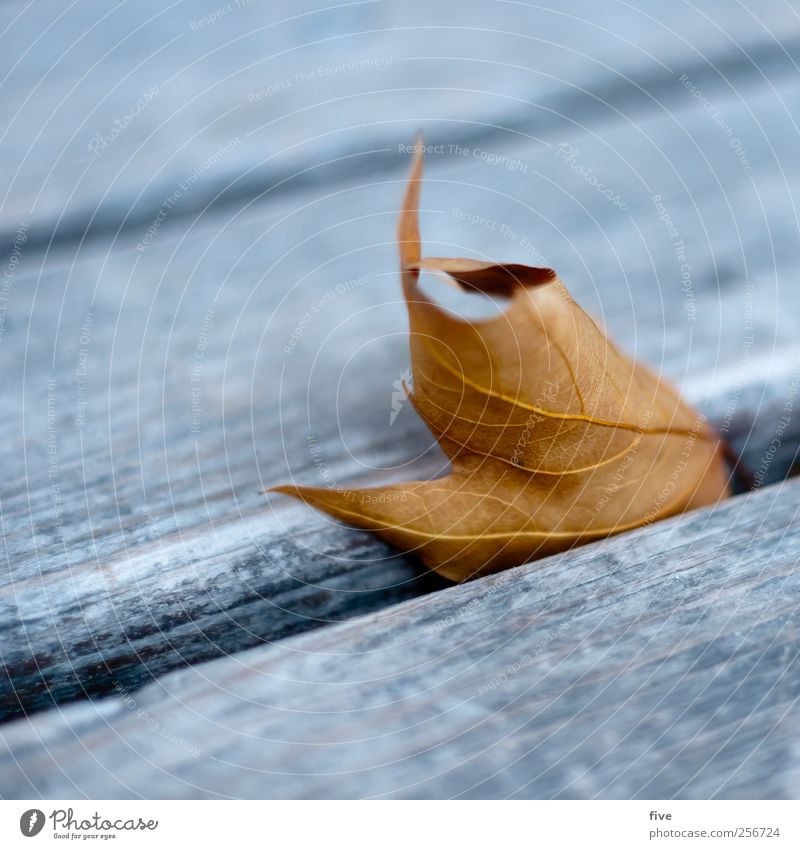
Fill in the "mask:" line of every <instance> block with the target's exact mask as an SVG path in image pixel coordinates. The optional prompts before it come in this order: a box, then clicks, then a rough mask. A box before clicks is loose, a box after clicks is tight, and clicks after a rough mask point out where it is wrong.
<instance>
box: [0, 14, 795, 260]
mask: <svg viewBox="0 0 800 849" xmlns="http://www.w3.org/2000/svg"><path fill="white" fill-rule="evenodd" d="M226 9H227V7H226V6H225V5H224V4H222V5H221V4H219V3H218V2H217V0H202V2H199V3H193V4H192V6H191V7H186V6H184V5H183V4H180V3H172V4H167V5H164V4H160V3H156V2H154V0H151V1H150V2H142V3H136V4H128V3H119V4H116V5H114V6H111V7H108V6H107V5H106V4H103V3H100V2H97V1H96V0H95V2H82V3H80V4H75V5H73V6H70V7H67V8H62V7H61V5H60V4H57V3H55V2H51V3H47V2H45V5H44V6H42V5H41V4H36V7H35V8H34V7H33V6H29V5H27V6H26V5H24V4H23V3H21V2H10V3H5V4H3V7H2V9H1V10H0V15H2V18H0V31H2V32H3V33H4V36H3V50H2V52H0V81H2V82H0V84H1V85H2V93H3V98H4V104H5V107H6V110H7V115H8V119H7V125H6V127H5V128H4V131H3V133H2V136H0V157H1V158H2V161H3V162H4V163H5V168H4V169H3V174H2V176H0V210H2V214H3V221H4V222H5V225H4V228H3V234H4V235H5V236H8V235H10V234H12V233H13V232H14V231H15V229H16V227H17V225H18V224H19V223H20V222H23V221H25V222H27V223H28V224H29V225H30V233H29V237H30V239H31V241H32V242H33V241H34V240H35V241H36V242H37V243H39V244H48V243H49V242H50V240H51V239H53V238H55V239H56V240H58V241H71V240H74V241H78V240H79V239H80V238H81V237H82V236H83V235H84V234H85V233H87V232H91V233H94V234H95V235H97V234H105V235H113V234H114V233H116V232H117V230H118V229H119V228H120V227H133V226H135V227H136V229H138V230H146V229H147V227H148V225H149V224H150V222H151V221H152V219H153V217H154V215H155V214H156V213H157V211H158V209H159V207H160V206H161V204H162V203H163V202H164V199H165V198H168V197H171V196H172V195H173V193H174V192H175V189H176V186H177V185H178V184H180V183H181V182H182V181H183V180H185V179H187V178H188V177H189V176H190V175H195V172H196V169H200V174H199V175H196V179H194V178H193V179H192V185H191V189H190V190H187V191H185V192H183V193H182V195H181V197H180V198H178V199H177V200H176V201H175V204H174V205H173V207H172V211H171V214H172V218H173V220H174V219H175V218H177V217H179V216H181V215H183V216H193V215H194V214H195V213H196V212H197V211H199V210H202V209H203V208H204V207H205V206H206V204H207V203H208V202H209V201H211V200H212V199H214V198H215V197H217V196H218V195H219V193H220V192H222V193H223V195H225V196H226V197H227V198H228V202H229V203H230V204H236V205H237V206H238V205H241V203H242V202H244V201H245V200H247V199H249V198H251V197H255V196H257V195H258V194H260V193H261V192H263V191H264V190H266V189H267V188H270V187H275V186H277V187H280V186H281V185H282V184H284V181H286V180H289V181H290V183H291V185H292V188H294V187H295V184H297V183H303V182H304V181H305V180H306V178H307V176H308V174H309V171H308V169H311V172H310V175H311V178H312V179H317V178H318V176H319V175H318V174H317V173H316V172H317V171H318V169H320V168H323V169H324V163H326V162H328V161H329V160H330V159H331V158H333V159H337V160H340V161H337V162H336V164H335V165H334V166H333V167H332V168H329V169H327V170H328V173H327V175H326V178H328V179H329V178H330V177H331V176H333V177H335V176H336V175H337V174H341V173H344V174H346V175H347V176H348V177H362V178H363V177H368V176H370V175H375V174H383V173H386V165H385V163H384V162H383V161H381V160H380V159H379V160H377V161H371V160H370V158H369V157H364V156H363V154H364V153H365V151H369V150H375V149H380V148H386V147H393V146H394V145H395V144H396V140H397V138H399V137H409V136H410V135H411V134H412V133H413V131H414V130H415V129H416V127H418V126H419V125H420V124H423V125H428V126H431V128H432V129H433V127H436V128H438V129H437V130H436V132H437V134H438V136H439V140H441V141H450V140H452V139H453V138H456V137H457V138H458V139H459V140H460V142H461V143H462V144H463V143H468V144H470V145H472V146H473V147H474V146H475V145H481V146H483V145H485V144H486V143H487V142H490V141H491V139H492V136H491V133H492V132H493V131H494V128H496V127H508V128H510V129H512V130H514V131H517V132H518V131H520V130H521V131H523V132H530V131H531V124H532V123H533V124H534V125H535V127H534V134H535V135H538V133H539V131H540V130H542V131H544V132H548V131H550V132H552V131H553V130H554V129H556V128H558V129H559V131H563V130H564V129H565V127H567V126H568V125H569V123H571V122H573V121H575V122H577V123H579V124H583V123H584V122H585V121H586V119H587V116H593V119H596V118H597V117H598V116H600V117H613V116H614V113H615V110H619V109H621V110H622V111H623V112H624V113H626V114H628V115H631V114H632V115H634V116H635V115H639V114H641V111H642V109H643V108H663V107H664V105H669V104H670V103H677V102H679V101H680V99H681V98H682V97H683V96H684V95H685V92H684V91H682V89H681V86H680V85H679V84H677V83H676V80H677V78H678V77H679V76H680V74H681V73H682V72H683V73H686V74H688V76H689V78H690V79H692V80H694V82H695V83H697V84H699V85H700V86H701V89H702V90H703V91H705V93H706V94H712V93H713V94H715V93H716V91H720V90H722V91H731V90H732V89H733V90H737V91H738V90H739V89H740V87H741V86H745V87H746V86H747V85H748V82H749V81H758V80H760V79H763V78H764V77H766V78H768V79H770V80H771V81H774V80H776V79H780V78H781V77H786V76H787V75H792V74H793V73H794V71H795V65H794V64H793V62H792V57H794V58H795V59H796V57H797V54H798V44H800V24H799V23H798V20H797V17H796V15H794V13H793V11H792V10H791V9H790V8H789V7H788V6H787V5H786V4H784V3H782V2H780V0H767V2H761V3H759V4H758V8H757V10H751V9H749V8H747V6H746V5H745V4H736V5H735V6H731V4H729V3H724V2H721V0H703V2H697V3H693V4H691V5H686V4H679V5H671V4H663V3H658V2H655V0H648V1H647V2H645V3H640V4H636V7H633V6H632V5H630V4H624V3H614V4H602V5H600V4H595V3H588V2H586V0H572V2H569V3H561V4H559V6H558V8H557V9H556V8H553V9H547V8H544V7H542V6H540V5H537V4H532V3H531V4H528V3H524V2H519V3H517V2H502V3H493V4H492V5H491V11H489V10H488V9H487V8H486V7H483V6H481V5H470V6H465V5H464V4H462V3H454V2H445V3H436V4H431V3H426V2H424V0H410V2H408V3H404V4H403V5H402V7H399V6H397V4H393V3H384V2H369V0H365V2H349V3H342V4H334V5H330V4H328V5H326V4H319V3H316V2H313V0H304V2H302V3H292V4H290V5H289V4H274V3H269V4H268V3H244V4H241V5H239V6H234V7H233V11H232V12H227V11H226ZM477 115H479V116H482V121H475V120H473V116H477ZM464 116H469V120H466V121H465V120H464ZM454 127H458V131H457V132H454ZM310 128H314V129H313V130H310ZM394 165H395V167H397V165H396V162H395V163H394ZM304 174H305V175H306V176H304ZM142 175H147V178H146V179H145V180H143V176H142Z"/></svg>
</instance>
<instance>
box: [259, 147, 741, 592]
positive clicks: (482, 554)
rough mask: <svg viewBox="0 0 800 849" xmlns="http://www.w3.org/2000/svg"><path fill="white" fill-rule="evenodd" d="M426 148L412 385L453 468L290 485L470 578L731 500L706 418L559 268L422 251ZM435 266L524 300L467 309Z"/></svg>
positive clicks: (414, 198)
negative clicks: (337, 485)
mask: <svg viewBox="0 0 800 849" xmlns="http://www.w3.org/2000/svg"><path fill="white" fill-rule="evenodd" d="M416 151H417V152H416V154H415V157H414V161H413V165H412V169H411V175H410V179H409V182H408V187H407V189H406V196H405V200H404V204H403V209H402V212H401V215H400V221H399V227H398V241H399V246H400V263H401V269H402V277H403V291H404V294H405V298H406V302H407V304H408V314H409V323H410V333H411V336H410V340H411V362H412V366H413V371H414V393H413V395H411V396H410V397H411V400H412V403H413V404H414V407H415V409H416V410H417V412H418V413H419V415H420V416H421V417H422V418H423V420H424V421H425V423H426V424H427V425H428V427H429V428H430V430H431V431H432V433H433V434H434V435H435V437H436V439H437V440H438V441H439V443H440V445H441V446H442V448H443V450H444V451H445V453H446V454H447V456H448V458H449V459H450V462H451V467H452V469H451V472H450V474H448V475H447V476H446V477H443V478H440V479H437V480H432V481H421V482H412V483H403V484H397V485H394V486H388V487H381V488H377V489H365V490H344V491H343V490H335V489H327V488H320V487H299V486H289V485H287V486H280V487H276V488H275V489H276V491H278V492H284V493H287V494H290V495H294V496H296V497H298V498H301V499H302V500H303V501H305V502H306V503H308V504H310V505H312V506H314V507H317V508H319V509H321V510H324V511H326V512H328V513H330V514H331V515H333V516H335V517H337V518H339V519H342V520H344V521H346V522H349V523H351V524H353V525H356V526H358V527H361V528H368V529H370V530H374V531H376V532H377V533H378V534H379V535H380V536H381V537H383V538H384V539H386V540H388V541H389V542H390V543H392V544H393V545H395V546H397V547H398V548H401V549H403V550H405V551H411V552H414V553H416V554H418V555H419V556H420V557H421V558H422V560H423V561H424V562H425V563H426V564H427V565H428V566H430V567H431V568H432V569H435V570H436V571H437V572H439V573H440V574H442V575H444V576H446V577H447V578H450V579H452V580H457V581H460V580H465V579H467V578H471V577H474V576H476V575H480V574H485V573H487V572H493V571H497V570H500V569H505V568H508V567H510V566H516V565H519V564H521V563H524V562H526V561H529V560H532V559H534V558H537V557H543V556H545V555H548V554H552V553H554V552H557V551H562V550H564V549H566V548H569V547H571V546H573V545H578V544H581V543H584V542H588V541H590V540H595V539H599V538H602V537H606V536H609V535H610V534H614V533H618V532H620V531H624V530H628V529H630V528H635V527H638V526H641V525H643V524H647V523H648V522H651V521H653V520H655V519H660V518H663V517H666V516H671V515H674V514H676V513H680V512H682V511H684V510H688V509H692V508H695V507H700V506H702V505H706V504H711V503H713V502H715V501H717V500H718V499H720V498H723V497H725V496H726V495H727V491H728V483H727V474H726V469H725V464H724V461H723V459H722V452H721V449H720V445H719V441H718V439H717V438H716V437H715V435H714V434H713V432H712V431H711V430H710V428H709V427H708V426H707V425H706V424H705V423H704V420H703V418H702V417H701V416H700V415H699V414H698V413H697V412H696V411H694V410H693V409H692V408H691V407H690V406H689V405H688V404H686V403H684V402H683V401H682V400H681V399H680V398H679V396H678V394H677V393H676V392H675V391H674V390H673V389H672V388H671V387H670V386H669V385H668V384H666V383H664V382H663V381H661V380H659V379H658V378H657V377H656V376H655V375H654V374H652V373H651V372H650V371H649V370H648V369H646V368H644V367H643V366H642V365H640V364H636V363H634V362H633V361H632V360H631V359H629V358H628V357H627V356H625V355H624V354H622V353H621V352H619V351H618V350H617V349H616V347H615V346H614V345H613V344H612V343H611V342H610V341H609V340H608V338H607V337H606V336H605V334H604V333H603V332H602V331H601V330H600V329H599V328H598V327H597V325H596V324H595V323H594V322H593V321H592V319H591V318H590V317H589V316H588V315H587V314H586V313H585V312H584V311H583V310H582V309H581V308H580V307H579V306H578V305H577V304H576V303H575V301H573V300H572V298H571V297H570V295H569V292H568V291H567V289H566V287H565V286H564V284H563V283H562V282H561V281H560V280H559V279H558V277H557V276H556V274H555V272H554V271H552V270H551V269H549V268H531V267H528V266H524V265H517V264H510V265H499V264H494V263H486V262H476V261H474V260H469V259H442V258H428V259H423V258H422V256H421V249H420V237H419V223H418V208H419V195H420V188H421V179H422V165H423V162H422V152H421V151H422V146H421V145H420V144H418V145H417V146H416ZM423 270H424V271H429V272H433V273H435V274H437V275H443V276H445V277H446V278H448V279H449V280H450V281H451V282H455V284H456V285H458V286H460V287H461V288H463V289H464V290H466V291H469V292H476V291H477V292H483V293H486V294H493V295H504V296H507V297H508V298H509V299H510V303H509V305H508V307H507V309H506V310H505V312H504V313H502V314H501V315H499V316H496V317H493V318H491V319H487V320H480V321H466V320H463V319H461V318H459V317H457V316H454V315H453V314H452V313H451V312H450V311H448V310H446V309H444V308H442V307H441V306H439V305H438V304H436V303H435V302H434V301H432V300H431V299H430V298H428V297H427V296H426V295H425V293H424V292H422V291H421V290H420V288H419V286H418V281H419V275H420V271H423Z"/></svg>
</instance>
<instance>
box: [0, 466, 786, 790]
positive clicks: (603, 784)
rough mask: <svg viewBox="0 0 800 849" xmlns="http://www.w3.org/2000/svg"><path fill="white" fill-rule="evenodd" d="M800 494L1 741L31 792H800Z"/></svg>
mask: <svg viewBox="0 0 800 849" xmlns="http://www.w3.org/2000/svg"><path fill="white" fill-rule="evenodd" d="M799 494H800V484H798V483H797V482H791V483H785V484H779V485H776V486H773V487H769V488H766V489H764V490H762V491H761V492H758V493H754V494H750V495H747V496H742V497H739V498H735V499H731V500H729V501H728V502H726V503H725V504H723V505H720V506H719V507H717V508H715V509H710V510H702V511H697V512H694V513H691V514H687V515H684V516H682V517H678V518H676V519H673V520H668V521H665V522H660V523H657V524H655V525H652V526H650V527H648V528H644V529H639V530H637V531H635V532H632V533H630V534H628V535H626V536H625V537H624V538H623V537H617V538H614V539H611V540H607V541H605V542H603V543H600V544H594V545H590V546H586V547H585V548H582V549H578V550H575V551H573V552H568V553H565V554H563V555H557V556H555V557H552V558H548V559H546V560H544V561H540V562H538V563H536V564H533V565H530V566H523V567H520V568H518V569H514V570H511V571H509V572H506V573H502V574H501V575H499V576H496V577H492V578H487V579H481V580H477V581H475V582H472V583H469V584H466V585H462V586H458V587H452V588H448V589H444V590H442V591H440V592H437V593H434V594H432V595H429V596H426V597H425V598H421V599H416V600H414V601H407V602H403V603H402V604H399V605H396V606H394V607H391V608H388V609H386V610H384V611H381V612H379V613H373V614H370V615H368V616H365V617H359V618H357V619H354V620H351V621H349V622H347V623H344V624H342V625H335V626H331V627H327V628H322V629H319V630H317V631H314V632H311V633H308V634H303V635H300V636H296V637H291V638H289V639H286V640H282V641H281V642H279V643H277V644H275V645H273V646H264V647H261V648H257V649H253V650H251V651H248V652H240V653H238V654H236V655H235V656H232V657H228V658H222V659H219V660H216V661H213V662H210V663H204V664H198V665H196V666H193V667H191V668H189V669H185V670H182V671H179V672H173V673H170V674H169V675H167V676H165V677H163V678H161V679H159V680H158V681H156V682H154V683H152V684H150V685H148V686H147V687H145V688H144V689H142V690H141V691H139V692H137V693H132V694H131V693H123V694H121V695H118V696H115V697H113V698H110V699H106V700H102V701H100V702H96V703H91V702H89V703H81V704H77V705H72V706H67V707H65V708H62V709H61V710H52V711H48V712H45V713H41V714H39V715H37V716H35V717H33V718H32V719H30V720H18V721H15V722H13V723H10V724H6V725H5V726H3V728H2V730H0V740H2V745H3V750H2V754H1V755H0V794H1V795H3V796H4V797H25V798H37V797H40V796H41V797H45V798H82V797H84V796H86V797H89V798H92V797H95V798H96V797H98V796H102V797H104V798H106V797H117V796H120V797H138V796H145V797H150V798H152V797H162V796H163V797H194V798H198V797H256V798H273V797H281V798H282V797H301V798H309V797H314V798H316V797H326V798H327V797H336V798H349V797H364V796H370V797H398V796H399V797H415V798H442V797H460V798H473V797H478V798H484V797H491V798H499V797H503V798H509V797H510V798H641V799H652V798H703V799H708V798H797V788H798V785H797V776H798V763H800V751H798V739H800V737H799V736H798V730H800V712H799V711H798V699H800V663H799V662H798V651H797V646H798V636H799V635H798V627H799V626H800V619H798V611H797V593H798V589H800V587H798V573H797V568H796V564H797V558H798V556H799V555H800V532H798V524H797V504H798V495H799Z"/></svg>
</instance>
